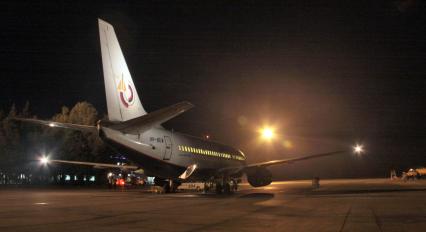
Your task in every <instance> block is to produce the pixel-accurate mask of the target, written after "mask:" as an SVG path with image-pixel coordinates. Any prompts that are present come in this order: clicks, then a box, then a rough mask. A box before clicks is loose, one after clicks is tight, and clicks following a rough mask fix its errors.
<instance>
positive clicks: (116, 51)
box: [98, 19, 146, 122]
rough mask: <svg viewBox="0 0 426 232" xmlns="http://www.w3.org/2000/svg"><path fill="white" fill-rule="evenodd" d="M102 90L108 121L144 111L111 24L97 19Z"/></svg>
mask: <svg viewBox="0 0 426 232" xmlns="http://www.w3.org/2000/svg"><path fill="white" fill-rule="evenodd" d="M98 23H99V37H100V40H101V52H102V66H103V70H104V81H105V93H106V99H107V107H108V117H109V120H110V121H120V122H122V121H127V120H130V119H133V118H137V117H140V116H142V115H145V114H146V111H145V109H144V108H143V106H142V103H141V101H140V99H139V96H138V93H137V91H136V88H135V85H134V84H133V80H132V76H131V75H130V72H129V68H128V67H127V64H126V60H125V59H124V56H123V52H122V51H121V48H120V44H119V43H118V40H117V36H116V35H115V31H114V27H112V26H111V24H109V23H107V22H105V21H103V20H101V19H98Z"/></svg>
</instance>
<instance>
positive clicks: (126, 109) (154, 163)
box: [16, 19, 346, 194]
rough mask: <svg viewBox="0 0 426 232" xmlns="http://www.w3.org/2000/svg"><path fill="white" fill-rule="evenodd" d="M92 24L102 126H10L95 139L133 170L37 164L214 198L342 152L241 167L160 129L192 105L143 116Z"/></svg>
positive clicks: (109, 40) (237, 160) (103, 35)
mask: <svg viewBox="0 0 426 232" xmlns="http://www.w3.org/2000/svg"><path fill="white" fill-rule="evenodd" d="M98 24H99V37H100V45H101V56H102V65H103V74H104V83H105V92H106V100H107V110H108V120H100V121H98V123H97V125H96V126H88V125H78V124H71V123H60V122H54V121H45V120H39V119H27V118H16V120H19V121H23V122H29V123H36V124H41V125H45V126H49V127H58V128H66V129H73V130H78V131H83V132H92V133H95V134H98V136H99V138H100V139H101V140H102V141H103V142H105V143H107V144H108V145H110V146H111V147H113V148H114V149H115V150H116V151H117V152H119V153H120V154H124V155H125V156H126V157H127V158H128V159H129V160H131V161H132V162H133V163H134V164H136V165H115V164H107V163H92V162H80V161H70V160H47V159H46V158H44V160H42V161H43V162H56V163H68V164H75V165H89V166H92V167H98V168H119V169H122V170H140V169H143V171H144V173H145V174H146V175H147V176H154V177H155V185H158V186H161V187H163V188H164V191H165V192H175V191H176V189H177V187H178V186H179V184H180V183H183V182H189V181H197V182H204V183H205V186H207V185H206V183H211V184H212V185H211V186H215V187H214V190H215V192H216V193H218V194H220V193H231V192H233V191H235V190H236V189H237V182H238V181H237V180H239V179H240V178H241V177H242V176H243V175H244V174H245V175H246V176H247V181H248V183H249V184H250V185H251V186H253V187H262V186H266V185H269V184H270V183H271V182H272V173H271V172H270V171H269V170H268V169H267V167H269V166H272V165H280V164H289V163H294V162H297V161H303V160H308V159H313V158H319V157H324V156H330V155H335V154H339V153H344V152H346V151H333V152H327V153H321V154H314V155H307V156H302V157H295V158H289V159H281V160H272V161H267V162H260V163H253V164H247V163H246V157H245V155H244V153H243V152H242V151H241V150H238V149H236V148H233V147H231V146H228V145H224V144H221V143H218V142H214V141H210V140H206V139H202V138H197V137H194V136H190V135H186V134H183V133H179V132H175V131H170V130H167V129H165V128H163V127H162V126H161V124H162V123H164V122H166V121H168V120H170V119H172V118H174V117H176V116H178V115H180V114H182V113H184V112H185V111H187V110H189V109H191V108H192V107H194V105H192V104H191V103H189V102H186V101H184V102H180V103H177V104H174V105H171V106H168V107H165V108H162V109H159V110H156V111H154V112H150V113H148V112H146V111H145V109H144V107H143V106H142V101H141V99H140V98H139V95H138V92H137V91H136V87H135V85H134V83H133V80H132V77H131V75H130V72H129V69H128V67H127V64H126V60H125V58H124V55H123V53H122V51H121V48H120V44H119V42H118V39H117V36H116V34H115V31H114V28H113V26H112V25H111V24H109V23H108V22H106V21H104V20H102V19H98ZM206 188H207V187H206Z"/></svg>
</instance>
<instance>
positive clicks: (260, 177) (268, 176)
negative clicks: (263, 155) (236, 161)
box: [246, 167, 272, 187]
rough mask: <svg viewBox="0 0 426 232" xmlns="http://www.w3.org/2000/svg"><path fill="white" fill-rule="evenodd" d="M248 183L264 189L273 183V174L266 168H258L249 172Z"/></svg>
mask: <svg viewBox="0 0 426 232" xmlns="http://www.w3.org/2000/svg"><path fill="white" fill-rule="evenodd" d="M246 174H247V181H248V182H249V183H250V185H251V186H253V187H262V186H266V185H269V184H270V183H271V182H272V173H271V172H270V171H269V170H268V169H266V168H264V167H257V168H253V169H251V170H248V171H247V173H246Z"/></svg>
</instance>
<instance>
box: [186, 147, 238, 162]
mask: <svg viewBox="0 0 426 232" xmlns="http://www.w3.org/2000/svg"><path fill="white" fill-rule="evenodd" d="M178 148H179V151H185V152H191V153H195V154H200V155H207V156H214V157H221V158H225V159H236V160H244V157H241V156H237V155H230V154H228V153H225V152H217V151H211V150H205V149H200V148H194V147H188V146H182V145H179V146H178Z"/></svg>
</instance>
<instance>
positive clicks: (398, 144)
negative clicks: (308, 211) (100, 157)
mask: <svg viewBox="0 0 426 232" xmlns="http://www.w3.org/2000/svg"><path fill="white" fill-rule="evenodd" d="M87 2H88V3H87ZM266 2H268V3H266ZM0 12H1V13H0V19H1V27H0V28H1V33H0V44H1V47H0V73H1V92H0V96H1V98H0V106H1V108H2V109H4V110H5V111H8V109H9V107H10V106H11V104H12V103H13V102H15V103H16V104H17V106H18V107H22V106H23V104H24V103H25V101H26V100H29V101H30V103H31V107H32V112H33V113H35V114H36V115H38V116H39V117H40V118H49V117H51V116H52V115H53V114H55V113H57V112H59V110H60V108H61V106H62V105H67V106H73V105H74V104H75V103H76V102H78V101H83V100H86V101H89V102H91V103H92V104H93V105H94V106H95V107H96V108H97V109H98V111H99V112H100V114H101V115H103V114H105V113H106V102H105V90H104V83H103V74H102V64H101V55H100V45H99V36H98V25H97V23H98V22H97V18H102V19H104V20H106V21H108V22H110V23H111V24H112V25H113V26H114V27H115V31H116V33H117V36H118V39H119V42H120V44H121V47H122V50H123V52H124V56H125V57H126V60H127V64H128V66H129V69H130V72H131V74H132V77H133V80H134V82H135V85H136V87H137V90H138V93H139V95H140V97H141V101H142V103H143V105H144V107H145V108H146V109H147V110H148V111H153V110H156V109H159V108H161V107H165V106H168V105H171V104H174V103H177V102H179V101H183V100H187V101H190V102H192V103H193V104H195V105H196V107H195V108H194V109H192V110H191V111H189V112H187V113H185V114H184V115H182V116H180V117H178V118H175V119H173V120H172V121H170V122H167V123H166V124H165V126H166V127H167V128H170V129H171V128H174V129H175V130H177V131H181V132H185V133H189V134H193V135H198V136H202V135H204V134H210V135H211V137H212V138H213V139H214V140H218V141H222V142H224V143H227V144H231V145H234V146H236V147H239V148H241V149H242V150H243V151H245V153H246V155H247V156H248V160H249V162H255V161H265V160H270V159H279V158H286V157H290V156H291V155H300V154H307V153H314V152H322V151H330V150H334V149H341V148H347V147H349V146H351V145H352V144H353V143H355V142H362V143H364V144H365V146H366V149H367V151H368V152H367V153H366V154H365V155H364V156H363V157H351V156H349V155H346V156H337V157H329V158H323V159H320V160H312V161H308V162H305V163H300V164H294V165H291V166H285V167H284V166H280V167H275V168H273V172H274V173H275V174H276V176H277V178H284V179H285V178H306V177H311V176H313V175H320V176H322V177H363V176H384V175H388V174H389V170H390V168H396V169H397V170H402V169H406V168H409V167H416V166H423V165H426V130H425V129H426V120H425V118H426V117H425V116H426V108H425V103H426V101H425V97H426V92H425V91H426V76H425V74H426V62H425V61H426V26H425V25H426V4H425V3H424V2H422V1H415V0H411V1H410V0H406V1H279V2H277V3H272V2H269V1H211V2H210V1H176V2H168V1H134V2H133V1H111V2H109V1H99V2H96V1H84V2H81V3H79V1H54V2H53V1H52V2H50V1H39V2H38V1H9V2H8V1H2V2H1V3H0ZM263 124H272V125H274V126H275V127H277V132H278V133H279V135H280V136H279V138H278V139H277V140H276V141H274V142H273V143H270V144H266V143H261V142H259V141H258V140H257V136H258V135H257V132H256V130H257V128H258V127H259V126H261V125H263ZM285 141H287V143H286V144H287V145H288V144H291V146H284V145H283V143H284V142H285Z"/></svg>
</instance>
